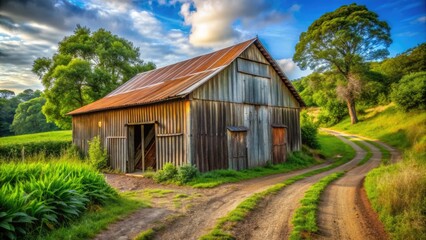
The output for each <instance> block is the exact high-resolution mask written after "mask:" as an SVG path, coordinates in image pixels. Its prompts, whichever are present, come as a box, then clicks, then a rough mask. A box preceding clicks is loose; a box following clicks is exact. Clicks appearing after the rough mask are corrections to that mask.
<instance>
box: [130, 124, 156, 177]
mask: <svg viewBox="0 0 426 240" xmlns="http://www.w3.org/2000/svg"><path fill="white" fill-rule="evenodd" d="M127 134H128V137H127V138H128V156H129V158H128V162H127V172H134V171H137V170H139V171H140V170H142V171H145V170H147V169H148V168H150V169H151V168H152V169H153V170H156V167H157V161H156V157H155V156H156V154H155V153H156V141H155V140H156V136H155V124H151V123H150V124H137V125H129V126H128V132H127Z"/></svg>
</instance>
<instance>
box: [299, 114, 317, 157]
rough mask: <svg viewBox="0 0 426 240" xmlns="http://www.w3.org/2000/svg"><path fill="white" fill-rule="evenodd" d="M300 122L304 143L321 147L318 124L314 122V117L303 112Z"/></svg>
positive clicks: (315, 147) (313, 146) (312, 146)
mask: <svg viewBox="0 0 426 240" xmlns="http://www.w3.org/2000/svg"><path fill="white" fill-rule="evenodd" d="M300 122H301V133H302V143H303V144H305V145H307V146H308V147H311V148H314V149H319V148H320V144H319V142H318V125H317V124H315V123H314V122H313V120H312V117H310V116H309V115H308V114H307V113H306V112H302V114H301V121H300Z"/></svg>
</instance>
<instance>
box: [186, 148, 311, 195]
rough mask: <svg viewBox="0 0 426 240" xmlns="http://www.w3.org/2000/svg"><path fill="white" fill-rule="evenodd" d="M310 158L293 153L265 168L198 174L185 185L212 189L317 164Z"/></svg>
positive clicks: (299, 153) (300, 153)
mask: <svg viewBox="0 0 426 240" xmlns="http://www.w3.org/2000/svg"><path fill="white" fill-rule="evenodd" d="M317 163H318V162H317V161H316V160H315V159H314V158H313V157H311V156H309V155H307V154H305V153H303V152H295V153H293V154H292V155H290V156H289V157H288V158H287V162H285V163H282V164H276V165H269V166H265V167H257V168H251V169H247V170H242V171H235V170H215V171H211V172H207V173H203V174H200V175H199V176H197V177H196V178H195V179H194V180H192V181H190V182H188V183H187V185H190V186H192V187H195V188H213V187H216V186H218V185H221V184H224V183H232V182H239V181H242V180H247V179H252V178H257V177H262V176H266V175H271V174H277V173H286V172H290V171H294V170H298V169H302V168H306V167H309V166H312V165H314V164H317Z"/></svg>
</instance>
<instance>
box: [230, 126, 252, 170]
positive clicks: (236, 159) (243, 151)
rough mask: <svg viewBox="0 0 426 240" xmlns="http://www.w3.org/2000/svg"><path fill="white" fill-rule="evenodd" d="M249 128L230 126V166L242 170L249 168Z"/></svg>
mask: <svg viewBox="0 0 426 240" xmlns="http://www.w3.org/2000/svg"><path fill="white" fill-rule="evenodd" d="M247 130H248V129H247V128H246V127H238V126H230V127H228V131H227V137H228V168H229V169H234V170H242V169H247V168H248V161H247Z"/></svg>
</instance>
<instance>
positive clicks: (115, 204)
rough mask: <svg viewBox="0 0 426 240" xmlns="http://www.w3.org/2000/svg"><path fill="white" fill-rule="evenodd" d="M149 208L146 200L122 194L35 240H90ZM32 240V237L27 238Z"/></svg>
mask: <svg viewBox="0 0 426 240" xmlns="http://www.w3.org/2000/svg"><path fill="white" fill-rule="evenodd" d="M146 207H149V203H148V201H147V200H146V199H144V198H142V199H140V198H138V197H135V196H133V195H130V194H128V193H122V194H121V195H120V196H119V197H118V198H117V200H114V201H110V202H107V203H105V204H104V205H103V206H94V207H91V208H90V209H89V210H88V211H86V212H85V213H84V214H83V215H82V216H81V217H79V218H78V219H76V220H75V221H73V222H71V223H70V225H67V226H62V227H59V228H57V229H54V230H52V231H50V232H48V233H47V234H43V235H39V236H37V238H36V239H37V240H57V239H80V240H85V239H92V238H94V237H95V236H96V234H98V233H99V232H101V231H102V230H104V229H105V228H106V227H107V226H108V225H109V224H111V223H114V222H115V221H119V220H121V219H123V218H125V217H126V216H128V215H129V214H131V213H133V212H134V211H136V210H138V209H140V208H146ZM29 238H30V239H34V238H33V236H31V237H29Z"/></svg>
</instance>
